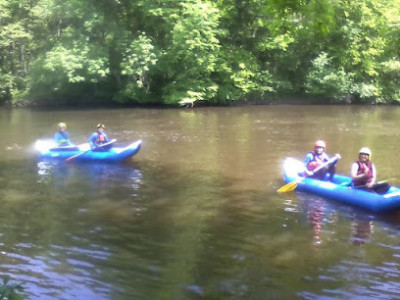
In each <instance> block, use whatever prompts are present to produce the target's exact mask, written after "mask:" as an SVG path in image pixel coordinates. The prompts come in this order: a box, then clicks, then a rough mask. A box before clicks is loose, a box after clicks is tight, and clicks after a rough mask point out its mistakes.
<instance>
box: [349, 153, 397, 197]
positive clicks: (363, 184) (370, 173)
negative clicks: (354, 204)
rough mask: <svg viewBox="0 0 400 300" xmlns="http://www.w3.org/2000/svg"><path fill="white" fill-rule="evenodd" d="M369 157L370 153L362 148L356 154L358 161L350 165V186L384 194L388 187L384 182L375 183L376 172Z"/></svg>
mask: <svg viewBox="0 0 400 300" xmlns="http://www.w3.org/2000/svg"><path fill="white" fill-rule="evenodd" d="M371 156H372V152H371V150H370V149H369V148H368V147H362V148H361V149H360V151H359V152H358V160H357V161H355V162H354V163H353V164H352V165H351V171H350V174H351V179H352V185H353V187H354V188H359V189H364V190H367V191H371V192H375V193H378V194H385V193H386V192H387V191H388V190H389V188H390V185H389V184H388V183H386V182H383V183H376V176H377V172H376V168H375V165H374V164H373V163H372V162H371Z"/></svg>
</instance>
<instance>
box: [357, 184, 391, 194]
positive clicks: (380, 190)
mask: <svg viewBox="0 0 400 300" xmlns="http://www.w3.org/2000/svg"><path fill="white" fill-rule="evenodd" d="M354 188H355V189H365V190H366V191H368V192H375V193H377V194H381V195H383V194H386V193H387V191H388V190H389V189H390V184H389V183H387V180H382V181H378V182H376V183H374V184H373V185H372V187H371V188H368V185H366V184H364V185H356V186H354Z"/></svg>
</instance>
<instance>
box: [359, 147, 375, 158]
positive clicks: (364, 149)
mask: <svg viewBox="0 0 400 300" xmlns="http://www.w3.org/2000/svg"><path fill="white" fill-rule="evenodd" d="M358 153H360V154H361V153H363V154H368V155H369V156H371V155H372V152H371V150H370V149H369V148H368V147H362V148H361V149H360V151H358Z"/></svg>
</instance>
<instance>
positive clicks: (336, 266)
mask: <svg viewBox="0 0 400 300" xmlns="http://www.w3.org/2000/svg"><path fill="white" fill-rule="evenodd" d="M60 121H64V122H67V125H68V128H67V129H68V131H69V132H70V134H71V136H72V140H73V141H74V142H76V143H83V142H85V141H86V140H87V138H88V136H89V135H90V133H91V132H92V131H93V129H94V127H95V125H96V124H97V123H98V122H100V121H101V122H104V123H105V124H106V126H107V128H106V130H107V132H108V134H109V136H110V138H116V139H117V140H118V143H120V144H127V143H129V142H131V141H133V140H136V139H142V140H143V146H142V149H141V151H140V152H139V153H138V154H137V155H136V156H135V157H134V158H133V159H132V160H130V161H129V162H126V163H124V164H116V165H112V164H88V163H86V164H73V163H72V164H66V163H63V162H48V161H39V160H38V159H37V157H36V155H35V152H34V149H33V144H34V142H35V140H37V139H41V138H51V137H52V135H53V134H54V130H55V129H56V125H57V124H58V122H60ZM399 123H400V108H398V107H347V106H257V107H254V106H253V107H240V108H204V109H196V110H167V109H164V110H163V109H110V110H101V109H98V110H46V111H45V110H25V109H15V110H0V125H1V128H2V130H1V131H0V139H1V141H2V143H1V147H0V186H1V189H0V201H1V203H2V209H1V210H0V261H1V264H0V275H2V276H4V275H10V276H11V278H12V280H13V281H14V282H19V283H22V285H23V286H24V288H25V293H26V295H27V296H28V298H29V299H317V298H318V299H350V298H355V297H361V298H362V297H364V298H365V299H367V298H379V299H395V298H399V297H400V285H399V284H398V276H399V275H400V271H399V263H400V242H399V240H400V239H399V237H400V214H399V212H393V213H389V214H384V215H382V214H371V213H368V212H365V211H362V210H360V209H357V208H355V207H349V206H346V205H343V204H341V203H337V202H334V201H331V200H326V199H323V198H319V197H316V196H312V195H309V194H305V193H290V194H285V195H278V194H276V190H277V189H278V188H279V187H280V186H282V185H283V181H282V162H283V160H284V159H285V158H286V157H288V156H292V157H296V158H300V159H302V158H303V157H304V155H305V153H306V152H308V151H309V150H310V149H311V147H312V143H313V141H314V140H316V139H320V138H323V139H325V140H326V141H327V143H328V152H329V153H330V154H334V153H340V154H341V155H342V159H341V161H340V162H339V164H338V171H339V172H340V173H348V172H349V168H350V164H351V163H352V162H353V161H354V160H355V159H356V157H357V151H358V150H359V148H360V147H361V146H369V147H370V148H371V149H372V151H373V160H374V162H375V164H376V166H377V168H378V172H379V174H378V177H379V179H380V180H383V179H389V180H390V182H391V183H393V184H396V185H400V176H399V174H398V170H399V164H400V162H399V160H397V159H396V157H397V149H398V148H399V147H400V145H399V144H400V142H399V134H400V133H399V130H398V128H399V125H400V124H399Z"/></svg>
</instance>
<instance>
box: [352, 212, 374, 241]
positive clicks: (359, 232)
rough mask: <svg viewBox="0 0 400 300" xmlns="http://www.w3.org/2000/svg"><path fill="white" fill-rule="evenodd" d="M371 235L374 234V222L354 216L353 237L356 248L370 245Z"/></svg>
mask: <svg viewBox="0 0 400 300" xmlns="http://www.w3.org/2000/svg"><path fill="white" fill-rule="evenodd" d="M371 234H373V223H372V220H368V219H363V218H362V217H359V216H357V215H355V216H354V218H353V220H352V222H351V237H350V240H351V241H352V243H353V245H354V246H363V245H364V244H365V243H369V241H370V237H371Z"/></svg>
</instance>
